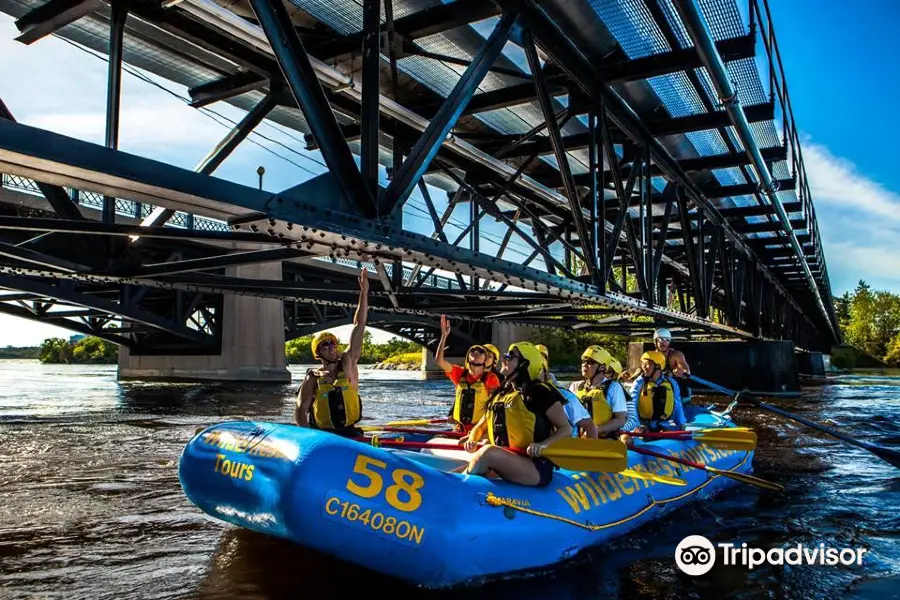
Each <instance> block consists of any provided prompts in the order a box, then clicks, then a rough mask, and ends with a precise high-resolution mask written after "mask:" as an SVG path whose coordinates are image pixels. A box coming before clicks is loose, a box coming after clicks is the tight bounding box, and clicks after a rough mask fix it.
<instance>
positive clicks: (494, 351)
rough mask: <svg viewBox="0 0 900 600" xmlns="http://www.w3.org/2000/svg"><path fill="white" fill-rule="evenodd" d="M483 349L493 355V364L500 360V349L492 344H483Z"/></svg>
mask: <svg viewBox="0 0 900 600" xmlns="http://www.w3.org/2000/svg"><path fill="white" fill-rule="evenodd" d="M484 349H485V350H487V351H488V352H490V353H491V355H492V356H493V357H494V364H495V365H496V364H498V363H499V362H500V349H499V348H497V346H495V345H493V344H485V345H484Z"/></svg>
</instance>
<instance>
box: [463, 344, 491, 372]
mask: <svg viewBox="0 0 900 600" xmlns="http://www.w3.org/2000/svg"><path fill="white" fill-rule="evenodd" d="M476 348H478V349H480V350H481V351H482V352H484V355H485V358H487V355H488V353H489V352H490V351H489V350H488V349H487V348H485V347H484V346H482V345H481V344H475V345H473V346H469V349H468V350H466V360H465V363H464V364H465V366H466V370H468V369H469V353H470V352H471V351H472V350H475V349H476ZM477 366H479V367H482V368H483V367H484V364H480V365H477Z"/></svg>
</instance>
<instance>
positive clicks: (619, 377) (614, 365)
mask: <svg viewBox="0 0 900 600" xmlns="http://www.w3.org/2000/svg"><path fill="white" fill-rule="evenodd" d="M625 374H626V372H625V371H624V370H623V369H622V363H620V362H619V360H618V359H617V358H616V357H615V356H612V355H610V357H609V363H607V365H606V379H607V380H608V381H615V382H617V383H618V384H619V385H621V386H622V393H623V394H625V405H626V406H627V407H628V419H627V420H626V421H625V424H624V425H623V426H622V428H621V431H635V430H636V429H637V428H638V427H640V426H641V420H640V419H639V418H638V413H637V404H636V403H635V401H634V397H632V395H631V393H630V392H629V391H628V387H630V386H626V384H627V383H629V381H628V380H627V379H625V378H624V375H625ZM619 441H620V442H623V443H624V444H625V445H626V446H631V445H633V444H634V438H633V437H631V436H630V435H625V434H624V433H623V434H622V435H620V436H619Z"/></svg>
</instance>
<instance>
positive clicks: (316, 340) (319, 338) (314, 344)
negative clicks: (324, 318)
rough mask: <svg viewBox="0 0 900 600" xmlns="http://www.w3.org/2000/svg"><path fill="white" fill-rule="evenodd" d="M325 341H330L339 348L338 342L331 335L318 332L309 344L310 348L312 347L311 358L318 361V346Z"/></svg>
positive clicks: (328, 332) (325, 332)
mask: <svg viewBox="0 0 900 600" xmlns="http://www.w3.org/2000/svg"><path fill="white" fill-rule="evenodd" d="M325 340H331V341H333V342H334V345H335V346H338V347H339V346H340V342H339V341H338V339H337V337H335V335H334V334H333V333H331V332H330V331H320V332H319V333H317V334H316V335H314V336H313V339H312V343H311V344H310V346H311V347H312V354H313V358H315V359H316V360H318V359H319V344H321V343H322V342H324V341H325Z"/></svg>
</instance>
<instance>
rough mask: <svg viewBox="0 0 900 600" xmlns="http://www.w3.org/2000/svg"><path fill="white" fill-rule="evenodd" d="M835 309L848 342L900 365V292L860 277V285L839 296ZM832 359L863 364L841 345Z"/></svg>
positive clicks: (840, 365) (873, 355) (878, 357)
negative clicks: (882, 287)
mask: <svg viewBox="0 0 900 600" xmlns="http://www.w3.org/2000/svg"><path fill="white" fill-rule="evenodd" d="M834 309H835V316H836V317H837V319H838V323H839V325H840V328H841V336H842V337H843V339H844V342H845V343H846V344H849V345H850V346H852V347H854V348H856V349H858V350H861V351H862V352H865V353H866V354H868V355H870V356H872V357H874V358H877V359H878V360H881V361H882V362H884V363H885V364H887V365H889V366H900V295H898V294H894V293H892V292H889V291H886V290H873V289H872V287H871V286H870V285H869V284H867V283H866V282H865V281H862V280H860V282H859V283H858V284H857V286H856V289H854V290H853V291H852V292H844V294H842V295H841V296H839V297H838V298H836V299H835V301H834ZM832 362H833V363H834V364H835V366H839V367H854V366H859V365H857V364H855V363H856V362H858V361H857V360H856V357H855V356H854V355H853V354H852V352H845V351H844V352H842V351H841V350H840V349H836V350H835V351H834V353H833V356H832ZM847 363H854V364H847Z"/></svg>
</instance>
